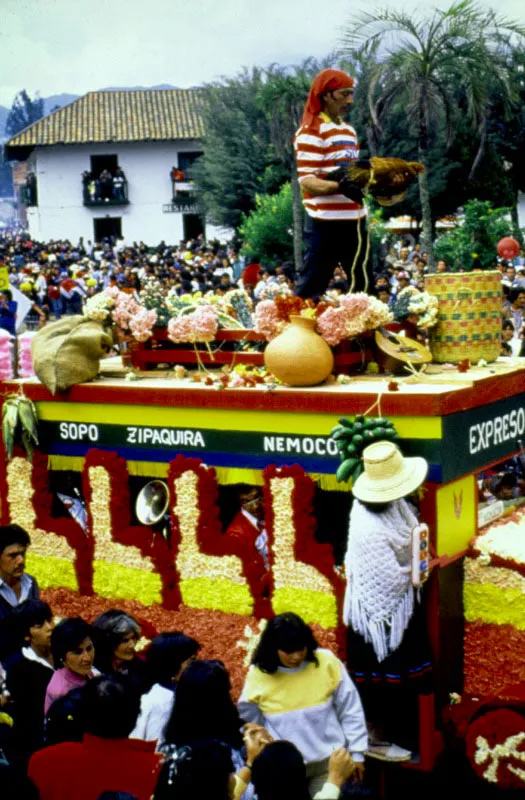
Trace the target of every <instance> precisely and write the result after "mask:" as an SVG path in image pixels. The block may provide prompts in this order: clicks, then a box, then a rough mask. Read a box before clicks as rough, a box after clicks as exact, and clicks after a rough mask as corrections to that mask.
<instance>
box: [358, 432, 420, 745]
mask: <svg viewBox="0 0 525 800" xmlns="http://www.w3.org/2000/svg"><path fill="white" fill-rule="evenodd" d="M363 461H364V472H363V473H362V474H361V475H360V476H359V478H358V479H357V481H356V482H355V484H354V487H353V495H354V503H353V506H352V510H351V513H350V524H349V531H348V545H347V551H346V556H345V569H346V577H347V587H346V593H345V601H344V609H343V619H344V621H345V624H346V625H348V626H349V631H348V667H349V671H350V673H351V674H352V677H353V679H354V681H355V682H356V684H357V686H358V688H359V691H360V694H361V697H362V700H363V705H364V708H365V713H366V716H367V720H368V723H369V726H370V728H371V730H370V739H371V746H370V747H369V753H368V754H369V755H370V756H374V757H376V758H380V759H382V760H388V761H404V760H408V759H409V758H410V756H411V753H410V751H409V750H405V749H404V748H401V747H398V746H397V745H392V744H390V743H389V742H391V741H392V738H393V737H392V735H391V734H392V732H393V731H392V730H390V731H389V720H388V719H387V718H386V717H387V716H390V717H391V718H392V720H391V721H392V722H393V723H394V731H395V736H396V739H397V740H399V739H400V738H401V739H403V738H404V737H406V739H407V741H406V742H405V744H407V743H408V744H409V745H410V748H411V749H412V747H413V745H414V744H415V741H414V730H416V727H415V724H414V722H413V719H414V717H413V715H411V713H410V710H411V709H410V707H411V706H412V707H413V708H414V710H415V709H416V702H415V700H416V695H417V694H419V693H425V692H428V691H429V685H430V674H431V671H432V664H431V658H430V648H429V644H428V637H427V633H426V625H425V614H424V610H423V608H422V606H421V604H420V603H419V591H418V590H417V589H415V588H414V586H413V585H412V569H411V566H412V532H413V530H414V528H416V527H417V526H418V524H419V520H418V518H417V516H416V513H417V512H416V508H415V507H414V506H413V505H412V504H411V503H409V502H408V499H407V498H408V497H409V496H410V495H413V494H414V493H415V492H416V490H417V489H418V487H419V486H420V485H421V484H422V483H423V481H424V479H425V477H426V474H427V470H428V465H427V462H426V461H425V459H423V458H419V457H414V458H404V457H403V455H402V454H401V452H400V450H399V449H398V448H397V447H396V445H395V444H394V443H393V442H387V441H382V442H376V443H374V444H372V445H370V446H369V447H367V448H366V449H365V450H364V452H363ZM378 717H379V721H380V725H378ZM403 721H405V722H406V724H407V725H408V729H407V730H402V727H403ZM380 729H382V731H381V732H382V738H386V739H387V740H388V741H381V740H380V738H379V736H378V735H377V732H378V731H379V730H380Z"/></svg>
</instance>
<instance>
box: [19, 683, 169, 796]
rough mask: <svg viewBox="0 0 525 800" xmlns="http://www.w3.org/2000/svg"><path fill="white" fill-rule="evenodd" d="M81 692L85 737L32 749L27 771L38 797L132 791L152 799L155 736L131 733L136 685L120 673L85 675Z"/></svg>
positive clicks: (137, 704)
mask: <svg viewBox="0 0 525 800" xmlns="http://www.w3.org/2000/svg"><path fill="white" fill-rule="evenodd" d="M83 692H84V703H83V705H84V729H85V733H84V738H83V740H82V742H63V743H62V744H57V745H53V746H52V747H48V748H46V749H45V750H40V751H39V752H37V753H35V754H34V755H33V757H32V758H31V761H30V762H29V771H28V774H29V777H30V778H31V780H32V781H33V782H34V783H35V785H36V787H37V788H38V790H39V792H40V800H64V798H75V800H96V799H97V798H99V797H100V795H101V794H102V793H103V792H107V791H113V792H130V793H132V794H133V795H135V796H136V797H137V798H138V800H150V798H151V796H152V794H153V791H154V789H155V785H156V782H157V777H158V774H159V772H160V768H161V757H160V756H159V755H158V754H156V753H155V742H154V741H152V742H144V741H142V740H139V739H129V738H128V737H129V734H130V733H131V731H132V730H133V728H134V727H135V723H136V721H137V717H138V713H139V710H140V694H139V692H138V690H137V689H136V688H135V687H134V686H133V685H132V684H131V683H129V682H128V681H125V680H124V679H123V678H113V677H104V676H101V677H99V678H93V679H92V680H91V681H89V682H88V683H87V684H86V686H85V688H84V689H83Z"/></svg>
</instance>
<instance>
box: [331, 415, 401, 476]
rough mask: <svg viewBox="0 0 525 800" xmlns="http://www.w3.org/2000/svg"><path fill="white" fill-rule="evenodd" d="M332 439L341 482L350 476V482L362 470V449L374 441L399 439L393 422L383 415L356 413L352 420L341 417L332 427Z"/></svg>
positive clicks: (337, 474)
mask: <svg viewBox="0 0 525 800" xmlns="http://www.w3.org/2000/svg"><path fill="white" fill-rule="evenodd" d="M331 437H332V439H334V441H335V442H336V444H337V449H338V450H339V458H340V459H341V463H340V464H339V468H338V470H337V473H336V478H337V480H338V481H339V482H340V483H342V482H343V481H348V480H350V478H352V483H355V481H356V480H357V479H358V477H359V476H360V475H361V473H362V471H363V460H362V455H363V450H364V449H365V447H368V445H369V444H373V443H374V442H379V441H384V440H385V439H388V440H390V441H396V440H397V439H399V436H398V435H397V431H396V429H395V427H394V423H393V422H390V420H388V419H385V418H384V417H364V416H363V415H362V414H358V415H357V417H355V419H354V420H353V421H351V420H349V419H346V417H341V418H340V420H339V424H338V425H336V426H335V428H333V429H332V433H331Z"/></svg>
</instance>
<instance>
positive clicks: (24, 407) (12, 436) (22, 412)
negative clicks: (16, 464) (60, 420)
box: [2, 396, 38, 461]
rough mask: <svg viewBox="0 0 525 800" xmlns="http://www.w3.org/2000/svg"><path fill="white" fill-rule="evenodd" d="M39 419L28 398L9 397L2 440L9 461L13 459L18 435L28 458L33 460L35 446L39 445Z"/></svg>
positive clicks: (4, 412)
mask: <svg viewBox="0 0 525 800" xmlns="http://www.w3.org/2000/svg"><path fill="white" fill-rule="evenodd" d="M37 424H38V417H37V413H36V408H35V405H34V403H33V402H32V401H31V400H30V399H29V398H28V397H20V396H18V397H13V396H11V397H7V398H6V399H5V401H4V405H3V408H2V438H3V440H4V448H5V452H6V455H7V459H8V461H10V460H11V458H12V457H13V447H14V444H15V441H16V439H17V436H18V434H20V438H21V440H22V444H23V445H24V447H25V449H26V452H27V456H28V458H29V460H30V461H31V460H32V458H33V449H34V445H35V444H38V434H37Z"/></svg>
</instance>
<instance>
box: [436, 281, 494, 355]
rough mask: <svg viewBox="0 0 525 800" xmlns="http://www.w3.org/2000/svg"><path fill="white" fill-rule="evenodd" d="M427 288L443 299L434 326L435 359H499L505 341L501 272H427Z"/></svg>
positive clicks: (440, 299) (440, 301)
mask: <svg viewBox="0 0 525 800" xmlns="http://www.w3.org/2000/svg"><path fill="white" fill-rule="evenodd" d="M425 291H427V292H429V294H433V295H435V296H436V297H437V298H438V300H439V308H438V323H437V325H436V327H435V328H433V329H432V332H431V337H430V349H431V352H432V357H433V360H434V361H437V362H439V363H444V362H452V363H458V362H459V361H463V360H464V359H466V358H468V359H469V361H470V362H471V363H472V364H476V363H477V362H478V361H479V360H480V359H484V360H485V361H495V360H496V359H497V358H498V356H499V353H500V341H501V275H500V273H499V272H498V271H497V270H491V271H490V272H484V271H481V270H474V271H473V272H458V273H448V272H446V273H442V274H435V275H427V277H426V278H425Z"/></svg>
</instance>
